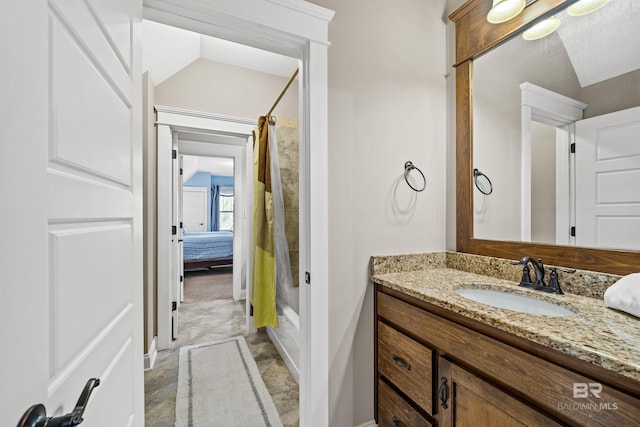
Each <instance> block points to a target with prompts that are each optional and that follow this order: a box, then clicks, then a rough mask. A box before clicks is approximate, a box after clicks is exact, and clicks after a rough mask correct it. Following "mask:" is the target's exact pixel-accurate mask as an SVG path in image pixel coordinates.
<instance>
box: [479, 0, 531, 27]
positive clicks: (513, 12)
mask: <svg viewBox="0 0 640 427" xmlns="http://www.w3.org/2000/svg"><path fill="white" fill-rule="evenodd" d="M525 3H526V2H525V0H493V7H492V8H491V10H490V11H489V13H488V14H487V21H489V22H490V23H492V24H500V23H502V22H506V21H508V20H510V19H512V18H514V17H516V16H517V15H518V14H519V13H520V12H522V11H523V10H524V7H525Z"/></svg>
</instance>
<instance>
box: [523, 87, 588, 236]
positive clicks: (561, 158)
mask: <svg viewBox="0 0 640 427" xmlns="http://www.w3.org/2000/svg"><path fill="white" fill-rule="evenodd" d="M520 99H521V106H520V114H521V129H522V130H521V132H522V133H521V148H520V150H521V151H520V165H521V166H520V171H521V181H520V241H522V242H530V241H531V150H532V146H531V122H540V123H544V124H547V125H551V126H555V127H556V209H557V213H556V239H558V238H559V237H560V238H561V240H560V241H556V244H567V243H568V242H565V240H564V239H565V238H567V239H568V232H567V231H568V230H569V225H568V221H569V220H570V207H569V204H568V203H567V201H568V200H570V198H569V197H568V196H569V190H570V185H569V172H570V170H569V168H570V165H569V161H570V159H569V145H570V143H571V138H572V132H571V131H572V126H573V123H574V122H575V121H576V120H579V119H581V118H582V117H583V112H584V109H585V108H587V104H585V103H583V102H580V101H577V100H575V99H572V98H569V97H567V96H564V95H560V94H559V93H556V92H553V91H550V90H548V89H545V88H543V87H540V86H537V85H534V84H532V83H529V82H523V83H521V84H520ZM565 221H566V222H567V223H566V224H565ZM562 224H564V225H562ZM561 230H565V232H564V234H563V233H560V231H561Z"/></svg>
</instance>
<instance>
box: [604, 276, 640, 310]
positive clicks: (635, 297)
mask: <svg viewBox="0 0 640 427" xmlns="http://www.w3.org/2000/svg"><path fill="white" fill-rule="evenodd" d="M604 305H606V306H607V307H611V308H615V309H616V310H620V311H624V312H625V313H629V314H632V315H634V316H636V317H640V273H633V274H629V275H627V276H624V277H623V278H621V279H620V280H618V281H617V282H616V283H614V284H613V285H611V286H610V287H609V288H608V289H607V290H606V291H605V292H604Z"/></svg>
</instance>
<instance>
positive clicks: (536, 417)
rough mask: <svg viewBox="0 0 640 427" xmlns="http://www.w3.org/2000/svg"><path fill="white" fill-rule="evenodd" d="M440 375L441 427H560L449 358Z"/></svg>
mask: <svg viewBox="0 0 640 427" xmlns="http://www.w3.org/2000/svg"><path fill="white" fill-rule="evenodd" d="M439 375H440V377H439V379H438V382H439V391H438V394H439V397H440V399H441V401H440V407H441V411H440V412H441V414H440V415H441V416H440V425H441V426H447V427H449V426H501V427H511V426H514V427H515V426H548V427H552V426H560V425H561V424H558V423H557V422H555V421H554V420H552V419H551V418H549V417H547V416H545V415H544V414H542V413H540V412H538V411H537V410H535V409H533V408H531V407H529V406H527V405H526V404H525V403H523V402H522V401H520V400H518V399H516V398H515V397H513V396H511V395H509V394H508V393H506V392H504V391H502V390H500V389H499V388H497V387H495V386H493V385H491V384H490V383H488V382H487V381H484V380H482V379H481V378H479V377H478V376H476V375H474V374H472V373H471V372H470V371H468V370H466V369H464V368H462V367H460V366H458V365H456V364H455V363H453V362H450V361H449V360H447V359H444V358H441V359H440V361H439Z"/></svg>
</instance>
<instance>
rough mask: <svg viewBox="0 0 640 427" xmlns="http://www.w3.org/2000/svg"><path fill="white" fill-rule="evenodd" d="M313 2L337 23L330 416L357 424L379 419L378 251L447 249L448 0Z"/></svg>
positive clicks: (333, 29) (332, 100)
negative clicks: (374, 265)
mask: <svg viewBox="0 0 640 427" xmlns="http://www.w3.org/2000/svg"><path fill="white" fill-rule="evenodd" d="M314 3H317V4H319V5H321V6H325V7H327V8H329V9H333V10H335V11H336V15H335V17H334V19H333V21H332V22H331V23H330V25H329V40H330V41H331V47H330V49H329V171H330V172H329V175H330V179H329V255H330V260H329V262H330V271H329V286H330V295H329V298H330V313H329V316H330V355H329V357H330V384H329V399H330V406H331V411H332V419H331V422H330V425H334V426H352V425H357V424H359V423H363V422H366V421H368V420H371V419H372V418H373V383H374V371H373V322H374V318H373V294H372V285H371V284H370V282H369V280H368V271H367V267H368V262H369V258H370V257H371V256H372V255H381V254H398V253H410V252H424V251H441V250H444V248H445V233H444V229H445V179H446V175H445V117H446V114H445V72H446V69H447V66H446V63H445V22H444V20H443V19H444V18H443V16H444V13H445V12H444V9H445V7H444V5H445V2H444V0H438V1H423V0H400V1H395V2H388V1H384V0H366V1H365V0H362V1H343V0H315V1H314ZM407 160H411V161H412V162H413V163H414V164H415V165H416V166H417V167H419V168H420V169H422V171H423V172H424V174H425V176H426V178H427V188H426V190H425V191H424V192H422V193H417V194H416V193H414V192H412V191H411V190H410V189H409V187H408V186H407V185H406V183H405V182H404V178H403V166H404V162H405V161H407ZM412 197H413V198H414V199H412ZM412 200H413V202H414V204H413V205H411V202H412ZM312 214H313V213H312ZM312 286H313V284H312Z"/></svg>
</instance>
